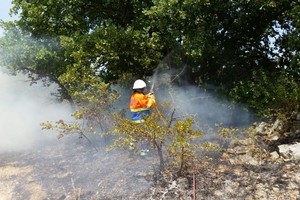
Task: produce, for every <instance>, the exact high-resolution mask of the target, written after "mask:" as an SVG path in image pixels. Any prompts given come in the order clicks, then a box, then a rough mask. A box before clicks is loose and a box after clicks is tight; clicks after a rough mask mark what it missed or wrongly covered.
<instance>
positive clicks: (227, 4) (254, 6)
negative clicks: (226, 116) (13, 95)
mask: <svg viewBox="0 0 300 200" xmlns="http://www.w3.org/2000/svg"><path fill="white" fill-rule="evenodd" d="M13 4H14V8H13V11H14V12H18V11H20V19H19V20H18V21H17V22H16V26H17V27H18V28H19V30H24V31H25V32H26V34H28V36H30V37H33V38H34V39H37V40H40V41H46V38H48V39H49V38H52V39H51V40H55V41H56V42H57V47H58V48H57V49H53V48H48V49H47V51H48V52H49V54H51V55H57V57H55V59H54V60H52V61H56V62H52V61H51V65H49V64H47V63H45V62H40V63H39V62H38V63H35V64H32V65H30V64H28V63H26V65H28V66H29V65H30V66H32V68H34V69H36V71H35V72H36V73H37V74H43V73H44V71H45V69H47V70H49V71H59V72H60V73H58V74H57V76H58V80H60V82H61V83H62V84H63V86H64V87H66V88H67V90H68V91H69V92H72V91H76V90H78V89H82V88H85V87H86V86H82V84H83V85H85V84H84V83H88V80H89V79H90V78H91V77H95V76H96V77H101V78H102V79H103V80H105V81H107V82H112V81H116V80H119V79H121V78H127V79H128V77H130V76H134V77H143V76H147V75H151V74H152V72H153V70H154V69H155V68H156V66H157V65H158V63H159V61H160V60H161V59H163V58H164V57H165V56H167V55H168V54H169V53H170V52H171V51H172V49H180V53H181V54H180V55H175V57H174V60H176V63H175V62H173V63H172V66H171V67H173V64H174V65H175V66H176V67H178V68H182V67H183V65H181V64H180V63H185V64H187V66H189V67H188V68H186V71H185V73H186V75H187V76H188V77H189V79H190V80H191V82H194V83H195V84H198V85H203V84H214V85H216V86H220V87H221V88H222V89H223V91H226V92H230V91H231V92H230V95H231V97H232V98H234V99H236V100H237V101H240V102H246V103H248V104H250V106H251V107H253V108H255V109H266V110H268V108H270V106H271V107H272V109H278V108H282V107H284V106H286V105H287V104H288V101H287V100H286V101H284V100H281V99H280V98H282V95H283V94H284V95H287V96H289V97H291V98H292V100H293V102H294V103H293V106H291V108H290V109H289V110H295V109H298V108H297V105H298V104H299V96H298V95H294V94H296V93H297V91H298V90H299V86H298V85H299V76H300V75H299V48H300V45H299V25H300V24H299V17H300V15H299V9H300V8H299V7H300V6H299V1H298V0H278V1H276V2H275V1H273V0H257V1H246V0H236V1H231V0H222V1H220V0H193V1H191V0H182V1H179V0H152V1H150V0H149V1H136V0H124V1H118V0H101V1H91V0H85V1H79V0H70V1H63V0H59V1H55V2H54V1H46V0H26V1H25V0H14V1H13ZM5 26H6V28H7V29H8V28H9V26H8V25H7V24H6V25H5ZM5 37H9V36H8V35H7V36H5ZM5 37H4V38H2V39H1V40H7V39H9V38H5ZM25 37H26V35H25ZM5 45H7V44H5V43H4V45H3V47H5ZM38 49H39V48H38ZM50 52H51V53H50ZM58 52H59V53H58ZM11 55H12V54H11ZM35 56H37V55H36V54H34V55H31V56H30V57H29V58H28V59H31V58H32V57H35ZM2 57H3V56H2ZM21 58H22V59H24V60H26V57H25V56H22V57H21ZM51 59H53V57H52V58H51ZM51 59H50V60H51ZM15 60H16V59H15ZM9 62H10V63H9ZM29 63H30V62H29ZM31 63H33V62H31ZM6 64H9V65H11V66H13V65H14V66H15V67H14V69H18V67H20V66H18V64H17V62H13V61H9V60H8V62H6ZM28 66H27V67H28ZM51 66H52V67H51ZM255 76H256V77H261V78H260V79H257V78H255ZM263 77H265V79H264V80H263V81H262V82H259V83H257V81H258V80H262V79H263ZM254 80H255V82H254ZM273 80H281V81H278V83H277V85H278V86H276V87H271V86H272V85H273ZM284 80H290V81H291V82H290V83H287V82H285V81H284ZM282 81H283V82H285V84H282ZM280 85H281V86H280ZM282 85H285V86H284V87H282ZM290 86H293V89H291V88H290ZM286 87H287V88H290V89H291V92H287V93H286V91H287V90H286V89H287V88H286ZM270 90H272V92H270ZM295 91H296V92H295ZM255 92H256V94H255V95H254V93H255ZM283 92H284V93H283ZM285 93H286V94H285ZM227 94H228V93H227ZM273 95H275V96H273ZM271 96H272V97H271ZM262 99H263V101H261V100H262ZM272 99H273V100H272ZM287 99H288V98H287ZM271 100H272V101H271ZM274 102H276V104H275V103H274ZM278 102H282V103H279V104H278ZM258 104H260V105H263V106H257V105H258ZM274 105H276V106H275V107H274Z"/></svg>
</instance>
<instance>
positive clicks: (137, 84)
mask: <svg viewBox="0 0 300 200" xmlns="http://www.w3.org/2000/svg"><path fill="white" fill-rule="evenodd" d="M145 87H146V83H145V81H143V80H141V79H138V80H136V81H135V82H134V84H133V88H132V89H134V90H135V89H142V88H145Z"/></svg>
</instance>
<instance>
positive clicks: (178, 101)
mask: <svg viewBox="0 0 300 200" xmlns="http://www.w3.org/2000/svg"><path fill="white" fill-rule="evenodd" d="M151 80H153V81H155V83H152V84H154V86H155V87H154V90H155V96H156V99H157V102H158V103H162V102H170V103H171V108H170V109H171V111H172V110H173V109H175V118H180V117H184V116H193V117H194V118H195V123H196V124H197V126H198V127H215V125H216V124H222V125H223V126H227V127H239V128H242V127H247V126H249V125H250V124H252V123H253V122H254V121H255V120H256V118H255V116H254V114H253V113H251V112H249V110H247V109H246V107H245V106H242V105H240V104H236V103H234V102H231V101H229V100H228V99H225V98H220V96H218V95H217V93H216V92H215V91H216V90H217V88H216V87H214V86H210V87H209V88H208V87H206V88H200V87H196V86H194V85H190V84H189V83H188V82H189V81H188V80H185V78H184V70H181V71H178V70H174V69H172V68H170V67H169V68H158V69H156V70H155V74H154V76H153V77H152V78H151Z"/></svg>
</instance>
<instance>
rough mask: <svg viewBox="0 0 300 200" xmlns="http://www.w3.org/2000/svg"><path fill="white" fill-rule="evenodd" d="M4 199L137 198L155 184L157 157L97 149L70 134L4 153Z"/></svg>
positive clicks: (0, 195) (0, 191)
mask: <svg viewBox="0 0 300 200" xmlns="http://www.w3.org/2000/svg"><path fill="white" fill-rule="evenodd" d="M0 160H1V164H0V199H1V200H23V199H32V200H39V199H76V198H77V199H79V198H80V199H136V198H138V196H139V195H142V194H143V192H146V191H147V189H149V187H150V186H151V179H152V174H153V168H154V167H155V166H156V165H157V157H156V156H152V157H148V158H147V159H146V160H145V159H140V158H139V157H138V156H135V157H129V154H127V153H126V152H123V153H121V152H110V153H108V152H105V151H98V152H97V151H95V149H94V148H93V147H91V145H90V144H88V143H87V142H86V141H83V140H78V139H77V138H76V139H69V140H65V141H63V140H62V141H60V142H58V143H57V144H56V145H52V146H47V147H45V148H43V149H38V150H30V151H26V152H22V153H5V154H0Z"/></svg>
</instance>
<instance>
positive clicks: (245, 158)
mask: <svg viewBox="0 0 300 200" xmlns="http://www.w3.org/2000/svg"><path fill="white" fill-rule="evenodd" d="M229 162H230V163H231V164H233V165H241V164H248V165H254V166H257V165H259V162H258V161H257V160H256V159H255V158H253V157H252V156H250V155H247V154H245V155H239V156H236V157H234V158H230V159H229Z"/></svg>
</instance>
